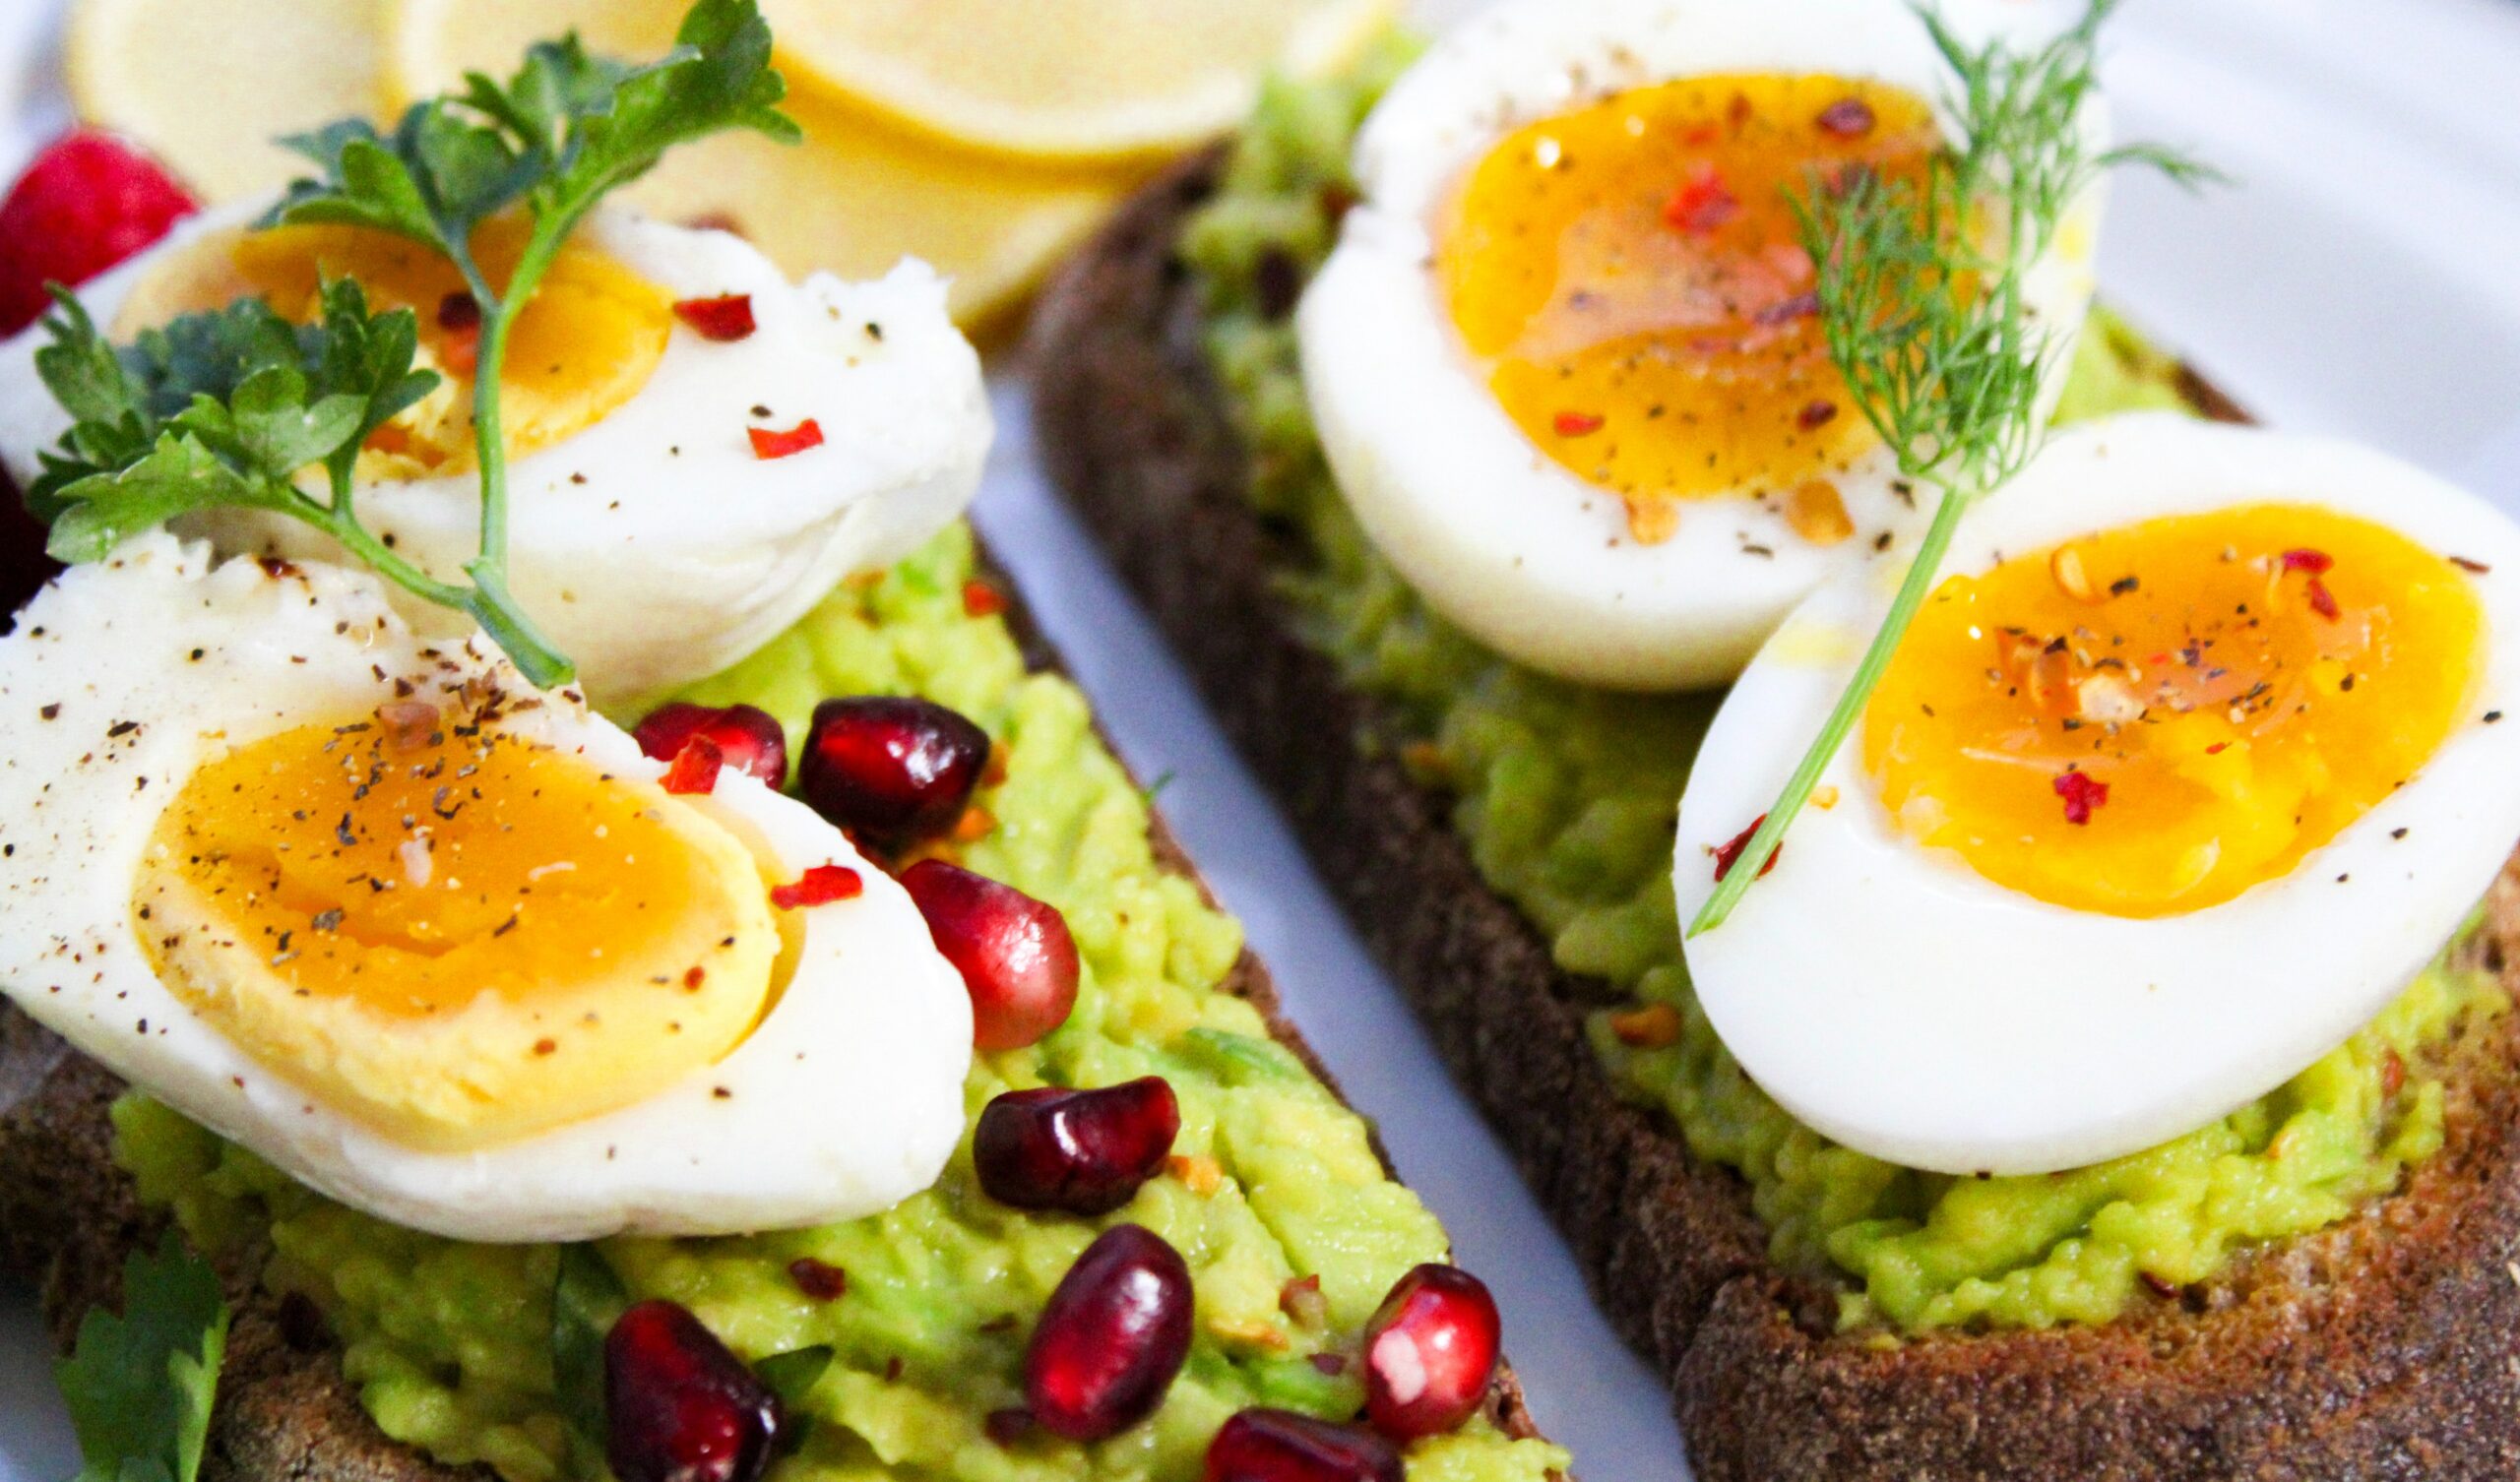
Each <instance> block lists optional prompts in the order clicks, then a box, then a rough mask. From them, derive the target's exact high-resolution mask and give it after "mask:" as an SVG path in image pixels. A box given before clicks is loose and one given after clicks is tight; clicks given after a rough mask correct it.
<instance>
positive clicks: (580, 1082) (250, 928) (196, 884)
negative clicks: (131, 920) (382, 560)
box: [134, 708, 783, 1148]
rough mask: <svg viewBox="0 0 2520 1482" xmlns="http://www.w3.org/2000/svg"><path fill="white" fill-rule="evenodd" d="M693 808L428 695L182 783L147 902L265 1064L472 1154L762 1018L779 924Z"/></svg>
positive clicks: (175, 979)
mask: <svg viewBox="0 0 2520 1482" xmlns="http://www.w3.org/2000/svg"><path fill="white" fill-rule="evenodd" d="M389 709H392V708H389ZM704 806H705V800H703V799H692V800H685V799H682V798H677V797H671V796H668V795H667V794H665V793H664V792H663V791H662V789H660V788H658V787H656V786H655V785H654V784H651V783H646V782H639V783H633V782H629V781H626V780H624V779H622V778H619V777H613V776H607V775H606V774H604V773H603V772H600V771H599V770H598V769H596V768H594V767H592V766H590V765H589V764H588V763H586V762H585V761H584V760H582V759H580V758H578V757H576V756H574V755H571V754H569V753H567V752H563V751H558V750H554V749H551V748H549V747H546V746H542V745H538V744H536V743H534V742H531V741H527V740H524V739H521V738H519V737H517V736H515V735H513V734H511V733H507V732H503V731H500V730H498V729H496V728H494V727H490V726H473V725H469V724H468V725H460V726H459V725H455V724H452V723H450V722H447V721H443V720H432V719H430V718H429V712H428V711H427V710H426V708H421V709H420V710H419V712H418V718H417V719H416V720H414V719H412V718H410V716H407V715H397V716H393V717H390V718H386V717H380V718H377V719H371V720H363V721H356V722H352V723H350V724H348V725H346V726H344V727H341V728H338V729H337V728H335V727H332V726H310V727H302V728H300V729H296V730H291V731H285V732H283V733H281V734H279V735H276V736H272V737H269V738H267V739H265V740H261V741H257V742H253V743H251V744H249V745H246V746H242V747H239V748H237V749H236V750H234V751H232V752H230V753H228V754H227V755H225V756H224V757H222V758H220V759H219V760H217V761H214V762H211V763H210V764H208V765H206V766H204V767H202V768H201V769H200V770H199V771H197V772H195V773H194V774H193V775H192V777H191V778H190V779H189V780H188V781H187V782H186V783H185V785H184V787H183V789H182V791H181V793H180V794H179V795H178V796H177V797H176V799H175V800H174V803H173V804H172V805H171V806H170V807H169V808H168V809H167V810H166V813H165V815H164V817H163V818H162V819H161V820H160V822H159V824H158V832H157V834H156V836H155V838H154V840H153V847H152V848H151V850H150V853H149V856H148V859H147V862H146V863H145V864H144V866H143V868H142V871H141V875H140V879H139V881H138V882H137V888H136V890H135V894H134V913H135V916H136V917H137V918H138V931H139V934H140V937H141V940H142V941H143V943H144V944H145V945H146V947H147V949H148V951H149V952H150V953H151V954H152V955H153V957H155V959H156V962H157V965H158V970H159V974H160V976H161V977H163V978H164V979H165V980H166V981H167V982H168V983H169V984H170V985H171V986H172V987H173V988H174V990H175V991H176V993H177V994H178V996H180V997H182V998H183V999H185V1001H186V1002H187V1003H188V1004H190V1005H191V1006H192V1007H193V1008H194V1009H196V1010H198V1011H199V1012H200V1013H201V1014H202V1015H203V1016H204V1017H205V1018H207V1019H210V1020H212V1021H213V1022H214V1023H215V1024H217V1025H218V1026H219V1027H221V1029H222V1030H223V1031H224V1032H226V1033H227V1034H228V1036H229V1037H230V1038H231V1039H234V1040H235V1041H236V1042H238V1043H239V1044H240V1045H242V1046H243V1047H245V1048H246V1050H247V1051H248V1052H249V1053H251V1054H253V1055H254V1056H255V1057H256V1058H257V1059H259V1060H261V1061H263V1062H264V1063H265V1064H267V1065H270V1066H271V1067H273V1068H274V1069H275V1070H278V1071H280V1072H282V1073H283V1074H284V1075H288V1076H290V1077H291V1078H292V1079H294V1080H295V1081H297V1082H298V1083H300V1084H301V1085H304V1086H305V1087H307V1088H308V1089H309V1090H311V1091H314V1092H316V1093H318V1094H319V1095H321V1096H322V1097H323V1098H324V1099H325V1100H327V1101H329V1102H331V1103H332V1104H334V1105H335V1106H337V1107H339V1108H341V1109H343V1110H345V1111H347V1112H349V1113H351V1114H352V1115H354V1116H356V1117H358V1118H359V1119H360V1120H362V1121H365V1122H367V1123H368V1124H369V1125H371V1126H374V1127H375V1128H377V1129H378V1130H380V1131H382V1132H385V1133H387V1134H389V1135H391V1136H393V1137H395V1138H397V1139H398V1140H399V1141H403V1142H409V1143H412V1144H415V1145H420V1146H429V1147H438V1148H468V1147H477V1146H482V1145H486V1144H489V1143H493V1142H501V1141H506V1140H510V1139H513V1138H517V1137H521V1136H525V1135H528V1134H530V1133H533V1132H536V1131H541V1130H544V1129H548V1128H551V1127H554V1126H558V1125H561V1124H564V1123H567V1122H571V1121H575V1120H578V1119H580V1118H583V1117H587V1116H592V1115H595V1114H597V1113H599V1112H603V1111H609V1110H612V1109H614V1108H616V1107H619V1106H623V1105H627V1104H629V1103H630V1102H632V1101H635V1100H638V1099H640V1098H641V1097H642V1096H644V1095H646V1094H648V1093H650V1092H651V1091H653V1090H655V1089H657V1088H659V1087H661V1086H662V1085H664V1084H667V1083H669V1082H670V1081H674V1080H676V1079H678V1078H680V1077H681V1076H683V1075H684V1074H686V1073H688V1072H690V1071H691V1070H693V1069H696V1068H697V1067H700V1066H703V1065H706V1064H708V1063H709V1062H711V1061H713V1060H715V1059H717V1058H718V1057H720V1056H721V1055H723V1054H725V1052H726V1051H727V1050H728V1049H730V1048H732V1047H733V1046H734V1045H735V1044H737V1043H738V1042H740V1041H741V1039H742V1038H743V1037H744V1035H745V1034H746V1033H748V1032H749V1030H750V1029H751V1027H752V1025H753V1024H754V1022H755V1021H756V1020H757V1019H759V1018H760V1016H761V1014H762V1012H763V1010H764V1007H765V1005H766V1003H767V1001H768V998H769V996H770V993H771V990H772V986H773V980H774V978H775V976H776V967H777V963H778V960H779V958H780V957H781V954H782V951H783V943H782V939H781V931H782V928H781V926H780V924H779V923H778V922H777V921H776V920H775V919H774V912H773V911H772V909H771V906H770V904H769V899H768V894H767V888H766V886H765V885H764V883H763V878H762V872H761V868H760V866H759V865H758V864H757V863H756V861H755V859H754V856H753V854H752V852H751V850H750V849H748V848H747V847H746V846H745V845H744V843H743V842H742V841H741V840H739V839H738V838H737V837H736V836H735V835H734V834H731V833H729V832H728V831H727V829H726V828H725V826H724V825H722V824H721V823H719V822H717V821H716V819H715V818H714V817H713V816H712V815H710V814H708V813H706V812H704V811H702V810H703V807H704Z"/></svg>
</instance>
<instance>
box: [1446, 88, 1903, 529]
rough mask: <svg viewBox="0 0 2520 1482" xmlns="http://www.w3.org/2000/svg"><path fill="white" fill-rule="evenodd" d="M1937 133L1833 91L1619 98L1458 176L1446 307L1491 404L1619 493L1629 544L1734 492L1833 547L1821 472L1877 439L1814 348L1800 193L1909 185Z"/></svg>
mask: <svg viewBox="0 0 2520 1482" xmlns="http://www.w3.org/2000/svg"><path fill="white" fill-rule="evenodd" d="M1939 142H1940V133H1939V131H1938V130H1937V128H1936V126H1935V123H1934V119H1933V114H1932V110H1931V109H1930V108H1929V107H1928V106H1927V105H1926V104H1925V102H1924V101H1923V100H1922V98H1919V97H1918V96H1916V95H1915V94H1913V93H1908V92H1905V91H1903V90H1901V89H1897V88H1891V87H1887V86H1884V85H1881V84H1877V83H1868V82H1859V81H1853V80H1850V79H1846V78H1837V77H1818V76H1793V77H1788V76H1765V75H1759V76H1712V77H1701V78H1691V79H1687V80H1684V81H1680V82H1674V83H1667V84H1663V85H1660V86H1657V87H1651V88H1644V89H1639V90H1636V91H1634V92H1630V93H1621V94H1619V95H1618V96H1616V97H1612V98H1610V99H1608V100H1607V101H1606V102H1602V103H1599V104H1596V105H1594V106H1592V107H1589V108H1585V109H1583V110H1581V111H1579V112H1574V113H1569V114H1566V115H1563V116H1561V117H1557V118H1552V119H1548V120H1545V121H1544V122H1541V123H1536V124H1532V125H1530V126H1528V127H1526V128H1523V129H1521V130H1518V131H1517V132H1515V133H1514V134H1512V135H1510V136H1508V137H1507V138H1506V140H1505V141H1504V142H1503V143H1502V144H1500V145H1498V146H1497V147H1496V148H1495V149H1494V150H1493V151H1492V152H1490V153H1489V154H1487V156H1486V157H1485V158H1484V159H1482V160H1481V162H1480V163H1479V165H1478V166H1477V167H1476V168H1475V169H1474V170H1472V172H1471V174H1470V176H1469V179H1468V181H1467V183H1466V184H1465V185H1464V187H1463V188H1462V191H1461V193H1460V195H1459V197H1458V199H1457V200H1456V201H1455V202H1454V203H1453V205H1452V206H1451V208H1450V210H1449V212H1448V213H1447V215H1446V216H1445V218H1444V220H1443V221H1442V222H1441V223H1439V224H1440V230H1439V238H1440V245H1439V247H1438V250H1437V262H1436V271H1437V274H1438V278H1439V281H1440V282H1441V284H1442V291H1443V294H1444V299H1445V303H1446V304H1447V306H1448V308H1449V310H1450V312H1451V314H1452V317H1453V322H1454V325H1455V326H1456V327H1457V328H1458V329H1459V330H1460V332H1461V335H1462V339H1463V340H1464V341H1465V342H1466V344H1467V346H1468V348H1469V351H1470V353H1471V354H1472V356H1473V357H1475V358H1476V359H1477V360H1478V361H1479V363H1480V364H1481V366H1482V368H1484V370H1485V371H1486V373H1487V375H1488V377H1489V385H1490V387H1491V389H1492V390H1493V391H1494V393H1495V396H1496V399H1497V401H1498V402H1499V403H1500V404H1501V405H1502V406H1503V407H1504V409H1505V411H1506V412H1507V413H1508V414H1509V415H1511V416H1512V417H1513V419H1514V420H1515V422H1516V423H1517V424H1519V425H1520V426H1521V427H1522V429H1523V431H1524V432H1525V433H1526V434H1527V435H1529V436H1530V437H1531V439H1532V440H1533V442H1535V443H1536V444H1538V445H1539V446H1540V447H1541V448H1542V449H1543V450H1544V452H1546V453H1547V454H1548V456H1549V457H1550V458H1552V459H1555V460H1556V461H1557V462H1558V463H1560V464H1562V465H1564V466H1565V467H1566V468H1567V469H1568V470H1569V471H1571V472H1573V473H1575V474H1577V475H1578V476H1580V477H1582V478H1584V479H1586V480H1588V481H1590V482H1592V483H1594V484H1597V485H1599V486H1601V487H1602V488H1605V489H1607V490H1610V491H1612V492H1614V493H1616V494H1617V495H1619V496H1620V497H1621V498H1622V499H1624V500H1625V501H1626V503H1627V508H1628V521H1629V526H1630V529H1631V531H1632V532H1633V533H1634V535H1635V536H1636V538H1638V539H1640V540H1644V541H1648V542H1652V541H1657V540H1662V539H1666V538H1669V536H1670V533H1671V531H1672V530H1673V529H1674V528H1675V527H1676V525H1677V524H1678V521H1679V518H1680V504H1681V502H1683V501H1686V500H1689V499H1692V498H1702V497H1705V496H1709V495H1717V494H1724V493H1729V492H1733V491H1735V490H1743V491H1748V492H1751V493H1756V494H1764V495H1769V496H1773V497H1775V498H1777V499H1780V500H1784V501H1787V502H1788V503H1787V504H1786V508H1787V509H1788V511H1789V513H1790V514H1792V515H1794V523H1795V527H1796V529H1797V530H1799V531H1801V532H1802V533H1803V534H1804V535H1805V537H1806V538H1809V539H1812V540H1814V541H1816V542H1819V543H1835V542H1836V541H1837V540H1842V539H1844V538H1846V535H1847V534H1848V533H1849V532H1850V529H1851V527H1850V526H1849V525H1847V523H1846V520H1845V517H1844V508H1843V504H1842V503H1841V501H1840V500H1839V499H1838V497H1837V494H1836V489H1835V487H1834V485H1833V484H1832V483H1831V477H1832V475H1834V474H1836V473H1839V472H1841V471H1843V470H1844V469H1845V467H1846V466H1847V465H1848V464H1849V463H1851V462H1853V461H1854V460H1855V459H1857V458H1859V457H1860V456H1861V455H1862V454H1864V453H1866V452H1868V451H1869V450H1870V449H1871V448H1872V447H1873V446H1874V444H1875V442H1876V439H1875V438H1874V436H1873V434H1872V432H1871V430H1870V428H1869V425H1868V424H1867V423H1866V422H1865V421H1864V419H1863V417H1862V416H1861V415H1860V414H1859V412H1858V411H1857V409H1856V408H1855V406H1854V405H1853V404H1851V402H1850V401H1849V399H1848V395H1847V391H1846V386H1845V383H1844V381H1843V380H1842V379H1841V378H1840V377H1839V375H1838V373H1837V370H1836V367H1835V366H1834V365H1833V364H1832V362H1831V361H1830V359H1829V354H1828V347H1827V345H1826V344H1825V342H1824V341H1823V340H1822V338H1821V335H1820V327H1819V321H1818V318H1817V314H1816V310H1817V304H1816V301H1815V300H1814V299H1813V298H1812V297H1811V291H1812V283H1813V274H1812V264H1811V258H1810V255H1809V254H1808V253H1806V252H1804V251H1803V249H1802V247H1801V245H1800V242H1801V236H1800V232H1799V229H1798V227H1797V224H1796V216H1795V212H1794V208H1793V204H1792V202H1793V199H1794V197H1796V195H1800V194H1804V193H1807V192H1808V191H1809V190H1810V189H1812V187H1813V185H1814V183H1815V181H1822V180H1826V179H1828V178H1830V177H1832V176H1834V175H1836V174H1839V173H1841V172H1843V171H1845V170H1848V169H1850V168H1853V167H1857V166H1861V167H1865V168H1869V169H1871V170H1873V171H1875V172H1876V173H1878V174H1880V175H1882V176H1884V177H1889V178H1897V179H1909V180H1915V179H1921V178H1922V175H1923V172H1924V168H1925V163H1926V161H1927V159H1928V158H1929V157H1930V156H1931V154H1932V153H1933V151H1934V150H1935V149H1936V148H1937V147H1938V145H1939ZM1806 517H1807V518H1806Z"/></svg>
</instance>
